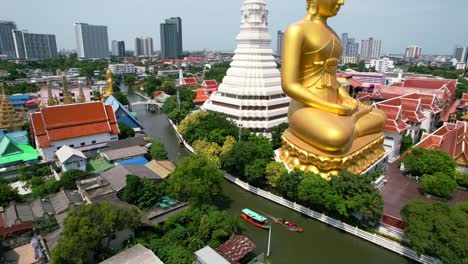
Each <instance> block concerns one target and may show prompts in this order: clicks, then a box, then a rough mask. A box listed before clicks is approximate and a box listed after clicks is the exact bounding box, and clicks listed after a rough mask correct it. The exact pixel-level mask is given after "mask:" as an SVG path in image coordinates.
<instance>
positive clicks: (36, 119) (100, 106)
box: [31, 102, 119, 148]
mask: <svg viewBox="0 0 468 264" xmlns="http://www.w3.org/2000/svg"><path fill="white" fill-rule="evenodd" d="M31 124H32V129H33V134H34V135H35V136H36V137H37V140H38V143H39V147H41V148H44V147H50V146H52V142H54V141H59V140H64V139H70V138H76V137H84V136H90V135H96V134H101V133H110V134H112V135H118V134H119V128H118V125H117V119H116V117H115V114H114V111H113V110H112V106H110V105H107V106H106V105H104V103H102V102H93V103H86V104H74V105H61V106H55V107H48V108H43V109H41V111H40V112H38V113H34V114H32V115H31Z"/></svg>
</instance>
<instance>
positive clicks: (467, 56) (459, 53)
mask: <svg viewBox="0 0 468 264" xmlns="http://www.w3.org/2000/svg"><path fill="white" fill-rule="evenodd" d="M453 57H454V58H455V59H457V61H458V62H460V63H467V62H468V47H456V48H455V52H454V54H453Z"/></svg>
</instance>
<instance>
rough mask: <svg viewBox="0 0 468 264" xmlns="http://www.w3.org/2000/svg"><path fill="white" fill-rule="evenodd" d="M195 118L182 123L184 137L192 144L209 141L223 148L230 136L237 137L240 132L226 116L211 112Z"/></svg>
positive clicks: (197, 115)
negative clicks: (204, 140) (197, 141)
mask: <svg viewBox="0 0 468 264" xmlns="http://www.w3.org/2000/svg"><path fill="white" fill-rule="evenodd" d="M195 115H196V119H195V118H191V117H189V120H187V121H186V122H184V123H183V125H182V123H181V125H182V126H181V128H182V131H183V132H184V133H182V135H183V136H184V138H185V139H186V140H187V142H189V143H190V144H191V143H193V142H195V141H196V140H201V139H207V140H208V141H210V142H216V143H217V144H218V145H219V146H222V145H223V144H224V142H225V140H226V137H228V136H236V135H237V134H238V133H239V132H238V131H239V129H238V128H237V126H236V125H235V124H234V123H233V122H232V121H230V120H228V119H226V116H224V115H222V114H219V113H213V112H209V113H206V114H195Z"/></svg>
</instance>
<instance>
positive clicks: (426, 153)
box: [403, 148, 457, 177]
mask: <svg viewBox="0 0 468 264" xmlns="http://www.w3.org/2000/svg"><path fill="white" fill-rule="evenodd" d="M403 162H404V164H405V169H406V170H407V171H408V172H409V173H411V174H412V175H415V176H423V175H432V174H435V173H438V172H440V173H444V174H446V175H449V176H451V177H454V175H455V168H456V166H457V164H456V163H455V161H454V160H453V159H452V157H450V156H449V155H448V154H447V153H445V152H443V151H440V150H427V149H423V148H414V149H412V150H411V153H409V154H408V155H406V157H405V158H404V159H403Z"/></svg>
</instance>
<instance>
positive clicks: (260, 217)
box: [242, 208, 267, 223]
mask: <svg viewBox="0 0 468 264" xmlns="http://www.w3.org/2000/svg"><path fill="white" fill-rule="evenodd" d="M242 213H244V214H246V215H247V216H248V217H250V218H252V219H254V220H255V221H258V222H260V223H261V222H265V221H266V220H267V218H266V217H264V216H263V215H259V214H257V213H256V212H254V211H252V210H250V209H247V208H246V209H244V210H242Z"/></svg>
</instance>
